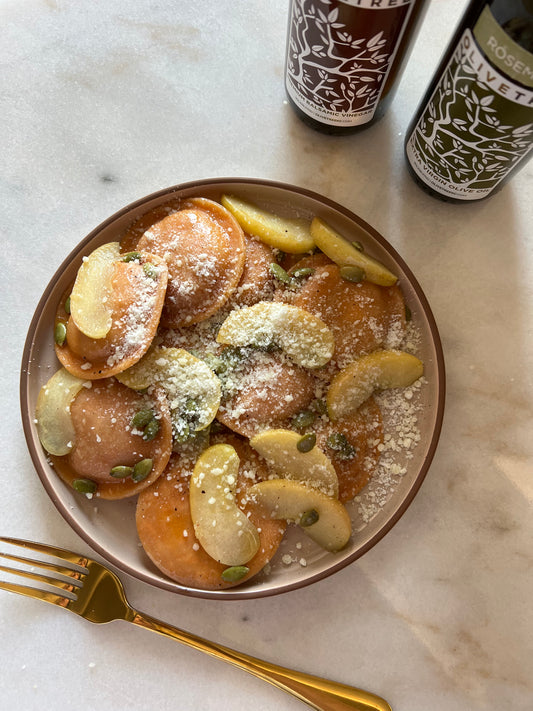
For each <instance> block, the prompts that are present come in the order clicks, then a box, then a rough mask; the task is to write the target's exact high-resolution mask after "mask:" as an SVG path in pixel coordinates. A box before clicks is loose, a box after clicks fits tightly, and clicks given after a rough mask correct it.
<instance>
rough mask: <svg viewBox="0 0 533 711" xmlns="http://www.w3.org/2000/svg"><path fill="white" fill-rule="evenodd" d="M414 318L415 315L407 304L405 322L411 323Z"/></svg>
mask: <svg viewBox="0 0 533 711" xmlns="http://www.w3.org/2000/svg"><path fill="white" fill-rule="evenodd" d="M412 318H413V314H412V312H411V309H410V308H409V306H407V304H405V320H406V321H408V322H409V321H410V320H411V319H412Z"/></svg>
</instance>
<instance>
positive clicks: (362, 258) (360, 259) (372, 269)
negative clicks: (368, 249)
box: [311, 217, 398, 286]
mask: <svg viewBox="0 0 533 711" xmlns="http://www.w3.org/2000/svg"><path fill="white" fill-rule="evenodd" d="M359 229H360V230H361V233H362V236H365V235H367V233H366V232H365V231H364V230H363V229H362V228H359ZM311 235H312V236H313V240H314V242H315V244H316V246H317V247H318V248H319V249H320V250H322V252H324V254H326V255H327V256H328V257H329V258H330V259H331V260H332V261H334V262H335V264H338V265H339V266H340V267H345V266H354V267H359V268H360V269H362V271H363V273H364V278H365V279H367V281H371V282H372V283H374V284H378V285H380V286H392V285H393V284H396V282H397V281H398V277H397V276H396V275H395V274H393V273H392V272H391V271H389V269H387V267H386V266H385V265H384V264H382V263H381V262H379V261H378V260H377V259H374V258H373V257H370V256H369V255H368V254H365V252H362V251H361V250H359V249H357V248H356V247H354V245H353V244H352V243H351V242H350V241H349V240H347V239H346V238H345V237H343V236H342V235H340V234H339V233H338V232H336V231H335V230H334V229H333V228H332V227H330V226H329V225H328V224H326V223H325V222H324V221H323V220H321V219H320V217H315V218H314V219H313V221H312V222H311ZM354 236H355V237H357V235H354Z"/></svg>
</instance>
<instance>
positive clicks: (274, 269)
mask: <svg viewBox="0 0 533 711" xmlns="http://www.w3.org/2000/svg"><path fill="white" fill-rule="evenodd" d="M270 271H271V273H272V274H273V275H274V276H275V277H276V279H279V281H281V282H282V284H290V283H291V278H290V276H289V275H288V274H287V272H286V271H285V269H283V267H282V266H280V265H279V264H277V263H276V262H272V263H271V264H270Z"/></svg>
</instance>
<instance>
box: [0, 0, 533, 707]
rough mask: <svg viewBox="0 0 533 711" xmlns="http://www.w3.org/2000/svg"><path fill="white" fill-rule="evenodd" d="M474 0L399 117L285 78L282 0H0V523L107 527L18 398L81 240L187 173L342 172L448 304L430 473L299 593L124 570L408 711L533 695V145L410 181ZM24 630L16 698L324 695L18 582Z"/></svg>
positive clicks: (443, 36) (31, 528)
mask: <svg viewBox="0 0 533 711" xmlns="http://www.w3.org/2000/svg"><path fill="white" fill-rule="evenodd" d="M464 6H465V2H464V1H463V0H447V1H446V2H445V0H433V2H432V3H431V4H430V7H429V10H428V13H427V16H426V20H425V22H424V24H423V26H422V30H421V32H420V34H419V37H418V40H417V42H416V45H415V48H414V51H413V54H412V56H411V59H410V61H409V64H408V66H407V70H406V72H405V74H404V77H403V79H402V82H401V85H400V87H399V90H398V92H397V95H396V98H395V100H394V102H393V104H392V107H391V108H390V110H389V112H388V114H387V115H386V117H385V118H384V119H383V120H382V121H380V122H379V123H378V124H376V125H375V126H373V127H372V128H370V129H368V130H367V131H363V132H360V133H358V134H357V135H355V136H352V137H343V138H333V137H329V136H323V135H320V134H317V133H314V132H313V131H312V130H310V129H308V128H307V127H305V126H304V125H303V124H301V123H300V122H299V121H298V119H297V118H296V117H295V116H294V115H293V113H292V111H291V109H290V107H289V105H288V103H287V101H286V98H285V94H284V89H283V64H284V51H285V34H286V22H287V3H286V2H282V0H274V1H273V2H268V3H264V2H259V0H252V2H248V3H245V4H244V5H243V6H242V7H239V8H236V7H235V5H234V4H230V3H229V2H227V0H222V1H220V0H219V1H217V2H215V0H206V2H204V3H185V2H183V1H182V2H176V1H175V0H174V1H171V0H159V1H158V2H149V1H148V0H129V2H126V0H116V1H115V2H113V3H109V2H108V3H104V2H83V3H80V2H75V0H0V26H1V27H2V42H0V66H1V68H2V71H1V77H2V78H1V80H0V82H1V92H2V111H1V112H0V126H1V129H0V142H1V151H0V154H1V155H2V171H1V175H0V197H1V204H2V216H1V217H0V231H1V235H2V246H3V250H2V257H3V265H4V267H3V270H2V274H3V289H2V294H3V296H2V309H1V316H0V318H1V324H2V333H3V344H2V352H1V355H0V357H1V361H2V368H1V371H0V372H1V373H2V376H1V377H2V387H1V388H0V406H1V412H2V414H3V417H2V452H3V464H4V466H3V476H2V497H1V498H0V521H1V525H0V532H1V533H2V534H3V535H13V536H19V537H26V538H30V539H34V540H43V541H46V542H50V543H53V544H56V545H60V546H64V547H70V548H73V549H75V550H80V551H87V552H89V550H88V548H87V546H86V545H85V544H84V543H83V542H82V541H81V540H80V539H79V537H78V536H77V535H76V534H75V533H74V531H72V530H71V529H70V528H69V527H68V525H67V524H66V523H65V522H64V521H63V519H62V518H61V517H60V515H59V514H58V512H57V511H56V509H55V508H54V506H53V504H52V503H51V501H50V499H49V498H48V496H47V495H46V493H45V491H44V489H43V487H42V485H41V484H40V482H39V480H38V478H37V476H36V474H35V471H34V469H33V466H32V463H31V460H30V457H29V455H28V453H27V449H26V445H25V441H24V436H23V433H22V429H21V425H20V418H19V416H18V410H19V404H18V397H19V395H18V377H19V373H18V368H19V362H20V358H21V354H22V348H23V344H24V339H25V335H26V331H27V328H28V326H29V323H30V320H31V317H32V315H33V311H34V309H35V307H36V305H37V302H38V300H39V298H40V296H41V294H42V291H43V289H44V288H45V286H46V284H47V283H48V281H49V280H50V278H51V277H52V275H53V273H54V272H55V270H56V269H57V267H58V266H59V264H60V263H61V262H62V261H63V259H64V258H65V257H66V255H67V254H68V253H69V252H70V250H71V249H73V247H74V246H75V245H76V244H77V243H78V242H79V241H80V240H81V239H82V238H83V237H84V236H85V235H87V234H88V233H89V232H90V231H91V230H92V229H93V228H94V227H95V226H96V225H98V224H99V223H100V222H102V221H103V220H104V219H105V218H107V217H108V216H109V215H110V214H112V213H113V212H115V211H117V210H119V209H121V208H122V207H123V206H125V205H126V204H128V203H130V202H133V201H134V200H137V199H139V198H140V197H142V196H143V195H146V194H148V193H151V192H154V191H156V190H159V189H161V188H164V187H167V186H169V185H174V184H177V183H179V182H184V181H188V180H193V179H197V178H204V177H217V176H248V177H254V176H256V177H262V178H267V179H271V180H280V181H286V182H289V183H294V184H296V185H300V186H302V187H307V188H310V189H312V190H315V191H317V192H322V193H324V194H325V195H327V196H328V197H329V198H331V199H333V200H335V201H337V202H340V203H342V204H344V205H346V207H348V208H349V209H351V210H353V211H354V212H356V213H358V214H360V215H361V216H362V217H363V218H364V219H365V220H367V221H368V222H369V223H371V224H372V225H373V226H374V227H375V228H376V229H378V230H379V231H381V232H382V234H383V235H384V236H385V237H386V238H387V239H388V240H389V241H390V242H391V243H392V244H393V246H394V247H395V248H396V249H397V250H398V251H399V252H400V254H401V255H402V256H403V257H404V259H405V260H406V261H407V263H408V264H409V265H410V267H411V269H412V270H413V272H414V273H415V275H416V277H417V279H418V281H419V282H420V284H421V286H422V288H423V289H424V291H425V293H426V295H427V297H428V300H429V302H430V304H431V307H432V309H433V312H434V315H435V318H436V320H437V323H438V326H439V329H440V333H441V337H442V341H443V346H444V351H445V357H446V366H447V378H448V389H447V403H446V414H445V420H444V427H443V431H442V436H441V441H440V444H439V448H438V450H437V454H436V456H435V459H434V462H433V464H432V466H431V469H430V471H429V473H428V476H427V478H426V480H425V482H424V484H423V486H422V488H421V490H420V492H419V493H418V495H417V497H416V498H415V500H414V501H413V503H412V505H411V506H410V508H409V509H408V511H407V512H406V514H405V515H404V516H403V518H402V519H401V520H400V521H399V523H398V524H397V525H396V526H395V527H394V528H393V530H392V531H391V532H390V533H389V534H388V535H387V536H386V537H385V538H384V539H383V540H382V541H381V542H380V543H379V544H378V545H377V546H375V547H374V548H373V549H372V550H371V551H370V552H369V553H367V554H366V555H365V556H364V557H363V558H361V559H360V560H359V561H357V562H356V563H355V564H353V565H351V566H349V567H348V568H346V569H344V570H342V571H341V572H339V573H337V574H336V575H334V576H332V577H330V578H328V579H326V580H324V581H322V582H320V583H317V584H315V585H313V586H310V587H307V588H304V589H302V590H299V591H295V592H292V593H288V594H286V595H283V596H279V597H273V598H266V599H263V600H258V601H243V602H226V603H221V602H218V601H209V600H198V599H193V598H186V597H182V596H174V595H171V594H170V593H166V592H164V591H161V590H152V589H150V588H148V587H147V586H146V585H144V584H142V583H140V582H139V581H136V580H133V579H129V578H127V577H126V576H124V577H125V584H126V588H127V591H128V596H129V597H130V598H131V600H132V602H133V603H134V604H135V605H136V606H137V607H139V608H140V609H141V610H145V611H146V612H148V613H150V614H152V615H154V616H159V617H161V618H163V619H165V620H167V621H168V622H170V623H173V624H176V625H182V626H184V627H186V628H188V629H190V630H192V631H194V632H196V633H198V634H202V635H205V636H207V637H209V638H211V639H214V640H217V641H219V642H221V643H223V644H227V645H229V646H233V647H236V648H238V649H242V650H244V651H246V652H249V653H251V654H254V655H256V656H261V657H265V658H268V659H271V660H273V661H276V662H279V663H281V664H285V665H288V666H293V667H297V668H300V669H305V670H307V671H309V672H311V673H317V674H322V675H325V676H328V677H333V678H336V679H338V680H340V681H343V682H346V683H350V684H354V685H358V686H361V687H363V688H366V689H369V690H372V691H374V692H376V693H378V694H380V695H382V696H383V697H385V698H386V699H387V700H388V701H389V703H390V704H391V705H392V707H393V709H394V711H429V710H431V711H507V709H509V710H512V711H529V710H530V709H531V708H533V681H532V676H533V675H532V673H531V672H532V666H531V659H532V658H533V641H532V640H533V614H532V611H531V603H530V601H531V596H532V589H533V565H532V562H533V560H532V559H533V556H532V552H531V550H532V549H531V540H532V533H533V526H532V515H531V512H532V508H531V507H532V503H533V484H532V481H533V478H532V473H533V469H532V461H533V438H532V437H531V422H532V419H533V410H532V404H531V403H532V402H533V376H532V368H531V362H532V353H533V328H532V325H531V324H532V323H533V207H532V201H531V195H532V188H533V163H530V164H529V165H527V166H526V167H525V168H524V169H523V170H522V171H521V173H520V174H518V175H517V176H516V177H515V178H514V179H513V181H512V182H511V183H509V185H508V186H507V187H506V188H505V189H504V190H502V191H501V192H500V193H498V194H497V195H495V196H493V197H492V198H490V199H489V200H486V201H483V202H481V203H477V204H472V205H459V206H456V205H448V204H446V203H442V202H439V201H437V200H434V199H433V198H431V197H429V196H427V195H425V194H424V193H423V192H422V191H421V190H420V189H419V188H418V187H417V186H416V185H415V184H414V183H413V182H412V180H411V179H410V178H409V176H408V174H407V171H406V168H405V164H404V160H403V151H402V140H403V136H404V134H405V130H406V127H407V125H408V122H409V119H410V117H411V115H412V114H413V112H414V110H415V108H416V105H417V103H418V100H419V98H420V97H421V94H422V91H423V88H424V87H425V86H426V85H427V83H428V81H429V79H430V76H431V73H432V71H433V69H434V67H435V66H436V64H437V62H438V59H439V56H440V54H441V52H442V50H443V49H444V47H445V45H446V43H447V40H448V39H449V37H450V34H451V31H452V27H453V25H454V23H455V22H456V21H457V19H458V18H459V16H460V14H461V12H462V9H463V7H464ZM0 631H1V637H2V647H1V649H2V651H1V652H0V654H1V655H2V663H1V664H0V706H1V707H2V708H12V707H13V708H18V709H21V710H22V711H33V710H35V711H37V709H39V710H40V709H43V708H44V709H51V710H55V709H58V710H59V709H61V710H63V709H70V708H81V707H82V708H84V709H87V711H92V710H93V709H94V710H96V709H98V711H108V710H109V711H111V710H113V711H114V710H115V709H117V708H128V709H130V711H136V710H139V711H141V710H142V711H144V710H145V709H147V708H158V709H161V710H162V711H165V710H166V709H168V710H170V709H172V710H174V709H176V708H179V709H191V710H192V709H198V708H201V709H204V710H205V711H215V710H216V711H220V709H226V708H231V709H233V711H248V709H250V708H254V709H256V711H263V710H264V711H266V710H267V709H269V710H270V709H272V708H278V707H280V708H281V707H282V708H284V709H288V710H294V711H297V709H301V708H305V707H304V706H303V705H302V704H301V703H300V702H299V701H298V700H296V699H294V698H292V697H289V696H284V695H283V694H282V693H281V692H280V691H278V690H276V689H274V688H272V687H270V686H268V685H266V684H265V683H263V682H261V681H259V680H257V679H254V678H252V677H248V676H247V675H245V674H244V673H242V672H239V671H237V670H235V669H232V668H230V667H227V666H225V665H222V664H221V663H220V662H216V661H215V660H212V659H209V658H207V657H204V656H202V655H200V654H199V653H197V652H193V651H192V650H189V649H186V648H184V647H181V646H180V645H178V644H176V643H174V642H172V641H170V640H166V639H163V638H159V637H157V636H156V635H150V634H148V633H146V634H145V633H144V632H142V631H139V630H136V629H133V628H130V627H128V626H127V625H125V624H119V623H114V624H111V625H103V626H96V625H90V624H88V623H85V622H84V621H82V620H80V619H78V618H76V617H74V616H71V615H67V614H66V613H65V614H64V613H62V612H61V611H58V610H57V609H55V608H52V607H51V606H46V605H44V604H40V603H38V602H35V601H32V600H26V599H23V598H21V597H18V596H14V595H8V594H7V593H5V592H2V591H0Z"/></svg>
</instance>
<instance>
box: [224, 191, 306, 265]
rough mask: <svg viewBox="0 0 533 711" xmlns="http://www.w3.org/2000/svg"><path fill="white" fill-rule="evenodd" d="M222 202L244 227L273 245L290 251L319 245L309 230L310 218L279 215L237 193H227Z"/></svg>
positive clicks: (301, 252) (295, 251)
mask: <svg viewBox="0 0 533 711" xmlns="http://www.w3.org/2000/svg"><path fill="white" fill-rule="evenodd" d="M221 203H222V204H223V205H224V207H225V208H226V209H227V210H229V211H230V212H231V213H232V215H233V216H234V217H235V218H236V220H237V222H238V223H239V224H240V226H241V227H242V228H243V230H245V231H246V232H248V233H249V234H251V235H254V236H255V237H258V238H259V239H260V240H261V241H262V242H265V243H266V244H269V245H270V246H271V247H275V248H276V249H281V250H282V251H283V252H289V253H290V254H303V253H304V252H310V251H311V250H312V249H313V247H314V246H315V244H314V242H313V238H312V237H311V233H310V231H309V225H310V223H309V220H305V219H303V218H286V217H279V216H278V215H274V214H273V213H271V212H267V211H266V210H261V209H260V208H258V207H256V205H252V204H251V203H249V202H245V201H244V200H240V199H239V198H236V197H234V196H233V195H223V196H222V200H221Z"/></svg>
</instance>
